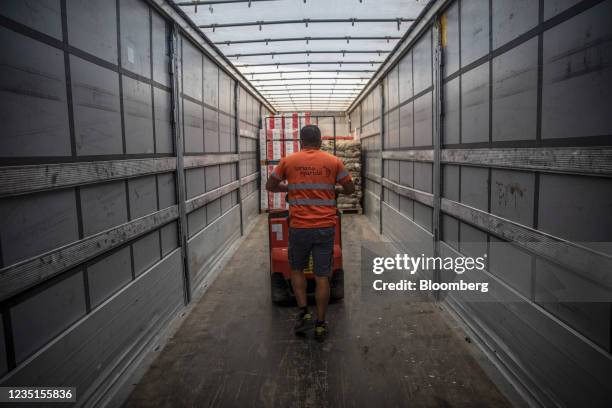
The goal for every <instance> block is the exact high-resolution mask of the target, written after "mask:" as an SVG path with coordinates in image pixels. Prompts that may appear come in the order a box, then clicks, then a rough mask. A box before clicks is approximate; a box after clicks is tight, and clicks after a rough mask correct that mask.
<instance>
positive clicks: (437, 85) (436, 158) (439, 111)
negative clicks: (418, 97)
mask: <svg viewBox="0 0 612 408" xmlns="http://www.w3.org/2000/svg"><path fill="white" fill-rule="evenodd" d="M440 24H441V17H440V16H436V18H435V20H434V26H433V42H434V43H433V45H434V46H433V50H434V58H433V64H434V66H433V86H434V101H433V112H434V134H433V195H434V197H433V240H434V256H439V255H440V202H441V200H440V196H441V192H442V166H441V164H440V145H441V143H442V117H443V116H442V115H443V114H444V113H443V105H442V75H443V72H442V66H443V58H444V55H443V50H442V35H444V33H443V32H442V27H441V25H440ZM440 280H441V276H440V270H439V269H436V270H435V271H434V281H435V282H440ZM435 297H436V299H438V300H439V299H440V292H439V291H436V293H435Z"/></svg>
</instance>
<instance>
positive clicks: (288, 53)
mask: <svg viewBox="0 0 612 408" xmlns="http://www.w3.org/2000/svg"><path fill="white" fill-rule="evenodd" d="M390 52H391V50H314V51H313V50H305V51H272V52H250V53H246V54H227V55H226V57H228V58H237V59H238V58H240V57H264V56H268V55H271V56H272V58H274V57H275V56H276V55H300V54H306V55H310V54H343V55H344V54H378V55H381V54H388V53H390Z"/></svg>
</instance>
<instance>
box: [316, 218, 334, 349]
mask: <svg viewBox="0 0 612 408" xmlns="http://www.w3.org/2000/svg"><path fill="white" fill-rule="evenodd" d="M335 231H336V229H335V228H334V227H331V228H320V229H318V230H317V235H316V238H315V239H316V243H315V244H314V245H313V247H312V258H313V261H314V273H315V279H316V284H317V287H316V289H315V299H316V301H317V321H316V323H315V337H316V338H318V339H322V338H324V337H325V335H327V323H326V322H325V316H326V314H327V305H328V303H329V279H330V277H331V275H332V267H333V259H334V236H335Z"/></svg>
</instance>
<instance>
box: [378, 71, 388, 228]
mask: <svg viewBox="0 0 612 408" xmlns="http://www.w3.org/2000/svg"><path fill="white" fill-rule="evenodd" d="M378 87H379V89H380V194H379V197H378V201H379V202H378V224H379V225H378V232H379V233H381V234H382V233H383V215H382V214H383V201H384V200H383V197H384V187H383V178H384V177H385V161H384V159H383V150H385V132H386V131H387V130H386V129H385V85H384V79H383V80H382V81H381V82H380V84H379V85H378Z"/></svg>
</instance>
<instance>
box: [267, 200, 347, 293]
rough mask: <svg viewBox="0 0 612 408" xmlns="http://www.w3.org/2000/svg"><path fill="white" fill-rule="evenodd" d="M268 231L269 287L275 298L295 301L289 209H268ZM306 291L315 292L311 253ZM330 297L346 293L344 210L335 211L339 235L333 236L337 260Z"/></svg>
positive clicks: (337, 233) (335, 259)
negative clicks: (289, 245) (343, 253)
mask: <svg viewBox="0 0 612 408" xmlns="http://www.w3.org/2000/svg"><path fill="white" fill-rule="evenodd" d="M268 235H269V241H270V288H271V293H272V302H274V303H281V304H285V303H290V302H293V301H294V299H295V298H294V295H293V289H292V288H291V281H290V279H291V267H290V266H289V257H288V244H289V211H288V210H282V209H281V210H274V209H271V210H269V213H268ZM304 275H305V276H306V282H307V286H306V294H307V295H313V294H314V289H315V279H314V273H313V271H312V256H311V257H310V262H309V265H308V267H307V268H306V270H305V271H304ZM330 279H331V281H330V299H331V300H338V299H342V298H343V297H344V270H343V269H342V223H341V214H340V212H338V211H337V212H336V236H335V238H334V260H333V263H332V277H331V278H330Z"/></svg>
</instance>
